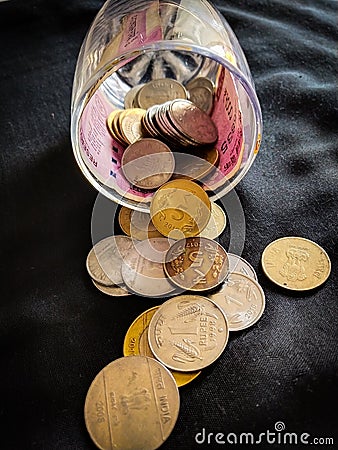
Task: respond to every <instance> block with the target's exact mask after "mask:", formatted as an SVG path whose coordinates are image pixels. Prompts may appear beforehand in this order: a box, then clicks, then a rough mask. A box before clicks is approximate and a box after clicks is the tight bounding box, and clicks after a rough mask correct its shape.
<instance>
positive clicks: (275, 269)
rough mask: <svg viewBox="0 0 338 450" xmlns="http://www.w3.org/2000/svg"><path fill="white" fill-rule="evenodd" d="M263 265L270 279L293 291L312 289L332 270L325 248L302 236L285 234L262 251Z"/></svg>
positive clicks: (321, 282) (322, 281) (323, 280)
mask: <svg viewBox="0 0 338 450" xmlns="http://www.w3.org/2000/svg"><path fill="white" fill-rule="evenodd" d="M262 267H263V270H264V273H265V275H266V276H267V277H268V278H269V279H270V280H271V281H272V282H273V283H275V284H277V285H278V286H281V287H283V288H285V289H291V290H293V291H306V290H309V289H314V288H316V287H318V286H320V285H321V284H323V283H324V282H325V281H326V280H327V278H328V277H329V275H330V272H331V262H330V258H329V256H328V254H327V253H326V251H325V250H324V249H323V248H322V247H320V246H319V245H318V244H316V243H315V242H313V241H310V240H308V239H305V238H302V237H284V238H281V239H277V240H276V241H274V242H271V244H269V245H268V246H267V247H266V248H265V250H264V252H263V254H262Z"/></svg>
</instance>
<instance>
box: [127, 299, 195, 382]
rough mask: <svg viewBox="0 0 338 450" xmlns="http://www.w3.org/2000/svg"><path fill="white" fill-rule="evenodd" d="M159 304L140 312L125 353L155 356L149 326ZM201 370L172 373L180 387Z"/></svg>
mask: <svg viewBox="0 0 338 450" xmlns="http://www.w3.org/2000/svg"><path fill="white" fill-rule="evenodd" d="M158 308H159V306H155V307H154V308H150V309H148V310H147V311H144V312H143V313H142V314H140V315H139V316H138V317H137V318H136V319H135V320H134V322H133V323H132V324H131V325H130V327H129V329H128V331H127V334H126V336H125V338H124V343H123V355H124V356H132V355H142V356H149V358H155V356H154V354H153V352H152V351H151V349H150V347H149V342H148V327H149V323H150V321H151V319H152V317H153V315H154V313H155V312H156V311H157V310H158ZM200 373H201V371H200V370H199V371H197V372H177V371H176V370H173V371H171V374H172V375H173V377H174V378H175V381H176V384H177V386H178V387H181V386H184V385H186V384H188V383H190V382H191V381H193V380H194V379H195V378H196V377H197V376H198V375H199V374H200Z"/></svg>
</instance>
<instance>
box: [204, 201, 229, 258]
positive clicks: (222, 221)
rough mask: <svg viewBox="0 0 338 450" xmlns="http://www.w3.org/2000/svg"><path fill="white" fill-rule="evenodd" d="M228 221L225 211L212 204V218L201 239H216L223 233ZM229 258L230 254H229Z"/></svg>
mask: <svg viewBox="0 0 338 450" xmlns="http://www.w3.org/2000/svg"><path fill="white" fill-rule="evenodd" d="M226 223H227V219H226V215H225V213H224V211H223V209H222V208H221V207H220V206H219V205H217V203H214V202H211V216H210V219H209V222H208V223H207V226H206V227H205V228H204V230H203V231H202V232H201V233H200V236H201V237H207V238H209V239H216V238H217V237H218V236H219V235H220V234H222V233H223V231H224V229H225V227H226ZM228 256H229V254H228Z"/></svg>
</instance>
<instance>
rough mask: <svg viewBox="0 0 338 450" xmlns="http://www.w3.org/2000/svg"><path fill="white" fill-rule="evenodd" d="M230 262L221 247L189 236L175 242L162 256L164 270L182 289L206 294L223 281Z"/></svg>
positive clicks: (201, 238)
mask: <svg viewBox="0 0 338 450" xmlns="http://www.w3.org/2000/svg"><path fill="white" fill-rule="evenodd" d="M228 268H229V262H228V256H227V253H226V251H225V250H224V248H223V247H222V246H221V245H220V244H219V243H218V242H216V241H213V240H212V239H208V238H205V237H200V236H197V237H189V238H186V239H181V240H180V241H177V242H175V243H174V244H173V245H172V246H171V247H170V249H169V250H168V252H167V254H166V257H165V264H164V271H165V273H166V275H167V276H168V278H169V279H170V281H171V282H172V283H173V284H175V285H177V286H179V287H180V288H182V289H189V290H191V291H199V292H200V291H207V290H210V289H213V288H215V287H216V286H218V285H219V284H221V283H222V281H224V280H225V278H226V276H227V274H228Z"/></svg>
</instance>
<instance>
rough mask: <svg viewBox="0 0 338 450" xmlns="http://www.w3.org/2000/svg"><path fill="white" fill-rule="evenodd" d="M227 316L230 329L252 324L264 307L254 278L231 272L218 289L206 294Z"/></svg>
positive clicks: (246, 326)
mask: <svg viewBox="0 0 338 450" xmlns="http://www.w3.org/2000/svg"><path fill="white" fill-rule="evenodd" d="M208 297H209V298H210V299H211V300H213V301H214V302H215V303H217V305H218V306H219V307H220V308H221V309H222V310H223V312H224V314H225V315H226V316H227V319H228V323H229V330H230V331H238V330H244V329H245V328H249V327H251V326H252V325H254V324H255V323H256V322H257V321H258V320H259V319H260V317H261V315H262V314H263V312H264V309H265V295H264V292H263V289H262V288H261V286H260V285H259V284H258V282H257V281H256V280H254V279H253V278H250V277H248V276H247V275H244V274H242V273H237V272H233V273H231V274H230V275H229V276H228V278H227V279H226V280H225V281H224V283H223V284H222V286H221V288H220V290H219V291H217V292H215V293H214V294H210V295H208Z"/></svg>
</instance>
